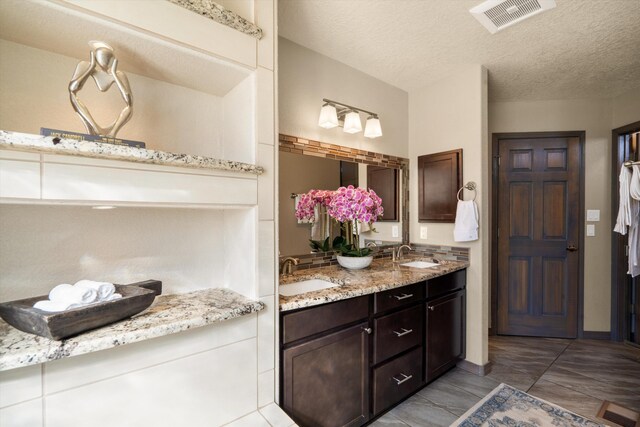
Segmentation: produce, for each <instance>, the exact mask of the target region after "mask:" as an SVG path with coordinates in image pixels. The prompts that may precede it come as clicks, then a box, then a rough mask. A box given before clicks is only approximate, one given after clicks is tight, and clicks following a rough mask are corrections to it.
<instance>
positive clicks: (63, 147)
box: [0, 130, 263, 175]
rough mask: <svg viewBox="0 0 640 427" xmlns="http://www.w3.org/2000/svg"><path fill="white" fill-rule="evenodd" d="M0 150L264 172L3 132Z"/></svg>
mask: <svg viewBox="0 0 640 427" xmlns="http://www.w3.org/2000/svg"><path fill="white" fill-rule="evenodd" d="M0 149H7V150H16V151H27V152H31V153H43V154H60V155H66V156H80V157H90V158H94V159H108V160H124V161H127V162H135V163H147V164H154V165H162V166H177V167H184V168H195V169H210V170H220V171H229V172H243V173H250V174H254V175H260V174H261V173H262V172H263V169H262V168H261V167H259V166H256V165H252V164H250V163H243V162H235V161H232V160H221V159H214V158H212V157H205V156H195V155H192V154H178V153H170V152H168V151H158V150H148V149H146V148H136V147H129V146H126V145H115V144H106V143H101V142H91V141H76V140H73V139H61V138H54V137H50V136H41V135H33V134H28V133H19V132H8V131H2V130H0Z"/></svg>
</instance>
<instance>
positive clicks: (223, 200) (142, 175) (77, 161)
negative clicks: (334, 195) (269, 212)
mask: <svg viewBox="0 0 640 427" xmlns="http://www.w3.org/2000/svg"><path fill="white" fill-rule="evenodd" d="M261 173H262V168H260V167H258V166H255V165H252V164H248V163H242V162H234V161H227V160H219V159H213V158H209V157H202V156H194V155H187V154H175V153H169V152H164V151H155V150H146V149H141V148H135V147H128V146H121V145H113V144H106V143H97V142H87V141H75V140H68V139H61V140H56V141H54V138H52V137H43V136H40V135H31V134H24V133H16V132H6V131H0V203H45V204H48V203H56V204H68V205H95V204H113V205H118V206H169V207H171V206H173V207H218V208H219V207H222V208H226V207H251V206H255V205H256V204H257V202H258V201H257V198H258V193H257V192H258V190H257V189H258V180H257V177H258V175H259V174H261Z"/></svg>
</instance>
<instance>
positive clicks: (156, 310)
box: [0, 288, 264, 371]
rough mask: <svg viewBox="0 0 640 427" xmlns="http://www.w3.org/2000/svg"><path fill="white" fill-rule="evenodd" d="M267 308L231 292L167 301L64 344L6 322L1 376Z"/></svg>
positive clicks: (0, 332) (0, 329) (0, 328)
mask: <svg viewBox="0 0 640 427" xmlns="http://www.w3.org/2000/svg"><path fill="white" fill-rule="evenodd" d="M263 308H264V304H263V303H261V302H259V301H254V300H251V299H248V298H246V297H244V296H242V295H240V294H238V293H237V292H234V291H232V290H229V289H222V288H213V289H205V290H199V291H194V292H189V293H186V294H175V295H161V296H159V297H156V300H155V301H154V303H153V305H152V306H151V307H149V308H148V309H147V310H145V311H143V312H142V313H140V314H139V315H136V316H135V317H133V318H131V319H128V320H123V321H121V322H117V323H114V324H112V325H109V326H105V327H103V328H99V329H96V330H94V331H90V332H87V333H84V334H81V335H78V336H77V337H74V338H69V339H66V340H63V341H52V340H49V339H47V338H43V337H39V336H37V335H32V334H27V333H25V332H22V331H19V330H17V329H15V328H13V327H11V326H9V325H8V324H7V323H5V322H4V321H2V320H0V343H1V344H0V371H6V370H9V369H14V368H20V367H24V366H29V365H36V364H39V363H44V362H49V361H52V360H58V359H63V358H67V357H73V356H79V355H81V354H87V353H92V352H95V351H100V350H106V349H109V348H113V347H117V346H121V345H125V344H131V343H135V342H139V341H145V340H149V339H152V338H157V337H162V336H165V335H170V334H175V333H178V332H182V331H186V330H188V329H194V328H199V327H203V326H207V325H211V324H214V323H218V322H222V321H225V320H229V319H234V318H237V317H241V316H246V315H249V314H252V313H256V312H258V311H260V310H262V309H263Z"/></svg>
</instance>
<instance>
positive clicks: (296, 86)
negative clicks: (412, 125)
mask: <svg viewBox="0 0 640 427" xmlns="http://www.w3.org/2000/svg"><path fill="white" fill-rule="evenodd" d="M278 48H279V52H278V60H279V67H280V68H279V71H278V79H279V93H278V96H279V108H280V111H279V123H280V133H283V134H287V135H293V136H298V137H302V138H307V139H312V140H315V141H322V142H328V143H331V144H337V145H342V146H345V147H351V148H359V149H361V150H368V151H374V152H378V153H384V154H390V155H394V156H400V157H407V154H408V145H407V144H408V134H407V132H408V127H407V117H408V113H407V111H408V110H407V109H408V95H407V93H406V92H405V91H403V90H400V89H398V88H396V87H394V86H391V85H389V84H387V83H384V82H382V81H380V80H378V79H375V78H373V77H371V76H370V75H368V74H365V73H363V72H362V71H358V70H356V69H355V68H351V67H349V66H347V65H345V64H343V63H341V62H338V61H335V60H333V59H331V58H329V57H326V56H324V55H321V54H319V53H317V52H314V51H312V50H309V49H307V48H304V47H302V46H300V45H298V44H295V43H293V42H291V41H289V40H287V39H284V38H282V37H280V38H279V39H278ZM323 98H327V99H332V100H334V101H338V102H344V103H346V104H349V105H353V106H354V107H360V108H364V109H365V110H369V111H373V112H375V113H378V116H379V117H380V124H381V125H382V133H383V136H382V137H380V138H376V139H368V138H365V137H364V135H363V132H360V133H356V134H348V133H345V132H343V131H342V128H341V127H337V128H333V129H324V128H321V127H320V126H318V116H319V114H320V108H321V107H322V99H323ZM360 116H361V117H360V118H361V120H362V126H363V128H364V125H365V119H366V117H365V116H364V114H361V115H360Z"/></svg>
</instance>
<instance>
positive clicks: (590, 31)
mask: <svg viewBox="0 0 640 427" xmlns="http://www.w3.org/2000/svg"><path fill="white" fill-rule="evenodd" d="M556 2H557V4H558V5H557V7H556V8H555V9H552V10H550V11H547V12H544V13H541V14H540V15H537V16H534V17H532V18H530V19H528V20H525V21H523V22H521V23H519V24H516V25H514V26H512V27H509V28H507V29H504V30H502V31H500V32H498V33H496V34H494V35H491V34H490V33H489V32H488V31H487V30H486V29H485V28H484V27H482V26H481V25H480V23H478V22H477V21H476V20H475V18H473V16H471V14H470V13H469V9H470V8H471V7H473V6H475V5H477V4H479V3H481V0H475V1H469V0H279V2H278V9H279V19H278V25H279V34H280V36H283V37H285V38H287V39H289V40H292V41H294V42H296V43H298V44H301V45H303V46H305V47H307V48H309V49H312V50H314V51H316V52H319V53H321V54H324V55H326V56H329V57H330V58H333V59H335V60H338V61H340V62H343V63H345V64H347V65H349V66H351V67H354V68H356V69H358V70H360V71H363V72H365V73H367V74H370V75H372V76H374V77H376V78H378V79H380V80H383V81H385V82H387V83H390V84H392V85H394V86H397V87H399V88H401V89H404V90H406V91H410V90H414V89H418V88H421V87H424V86H426V85H429V84H431V83H434V82H436V81H438V80H440V79H442V78H445V77H446V76H447V75H448V74H449V73H451V72H453V71H455V70H457V69H459V67H461V66H464V64H482V65H484V66H485V67H486V68H487V69H488V70H489V91H490V98H491V99H492V100H494V101H497V100H542V99H572V98H610V97H614V96H618V95H620V94H622V93H624V92H626V91H628V90H631V89H636V88H640V31H638V25H639V24H640V0H557V1H556Z"/></svg>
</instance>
